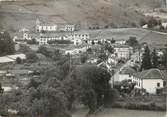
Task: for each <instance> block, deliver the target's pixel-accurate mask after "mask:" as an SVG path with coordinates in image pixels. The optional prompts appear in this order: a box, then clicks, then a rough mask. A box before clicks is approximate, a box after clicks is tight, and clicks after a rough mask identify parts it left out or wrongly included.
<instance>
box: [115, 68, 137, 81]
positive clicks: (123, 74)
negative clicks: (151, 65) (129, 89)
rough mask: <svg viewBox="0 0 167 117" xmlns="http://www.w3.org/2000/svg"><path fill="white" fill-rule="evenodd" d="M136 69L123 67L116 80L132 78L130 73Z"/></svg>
mask: <svg viewBox="0 0 167 117" xmlns="http://www.w3.org/2000/svg"><path fill="white" fill-rule="evenodd" d="M135 72H136V70H134V69H133V68H132V67H124V68H123V69H121V71H120V72H119V77H118V81H119V82H121V81H123V80H130V81H131V80H132V74H134V73H135Z"/></svg>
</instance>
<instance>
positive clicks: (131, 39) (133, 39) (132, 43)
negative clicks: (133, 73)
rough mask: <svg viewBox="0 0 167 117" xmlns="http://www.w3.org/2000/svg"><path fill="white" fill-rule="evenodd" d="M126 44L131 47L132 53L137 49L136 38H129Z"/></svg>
mask: <svg viewBox="0 0 167 117" xmlns="http://www.w3.org/2000/svg"><path fill="white" fill-rule="evenodd" d="M126 44H127V45H129V46H131V47H133V51H134V50H135V49H137V48H138V47H139V42H138V40H137V39H136V37H129V39H128V40H127V41H126Z"/></svg>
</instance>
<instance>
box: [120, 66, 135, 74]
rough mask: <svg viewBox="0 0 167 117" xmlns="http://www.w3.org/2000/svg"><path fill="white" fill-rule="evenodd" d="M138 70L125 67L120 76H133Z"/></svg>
mask: <svg viewBox="0 0 167 117" xmlns="http://www.w3.org/2000/svg"><path fill="white" fill-rule="evenodd" d="M135 72H136V70H134V69H133V68H132V67H124V68H123V69H122V70H121V71H120V74H133V73H135Z"/></svg>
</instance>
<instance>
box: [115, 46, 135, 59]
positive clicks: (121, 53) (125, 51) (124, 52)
mask: <svg viewBox="0 0 167 117" xmlns="http://www.w3.org/2000/svg"><path fill="white" fill-rule="evenodd" d="M114 49H115V54H116V56H117V57H118V59H129V58H130V56H131V54H132V52H133V49H132V48H131V47H129V46H127V45H114Z"/></svg>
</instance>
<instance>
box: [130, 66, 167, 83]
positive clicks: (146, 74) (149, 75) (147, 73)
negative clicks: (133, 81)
mask: <svg viewBox="0 0 167 117" xmlns="http://www.w3.org/2000/svg"><path fill="white" fill-rule="evenodd" d="M133 76H135V77H137V78H140V79H163V80H167V70H159V69H155V68H154V69H149V70H144V71H142V72H138V73H134V74H133Z"/></svg>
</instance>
